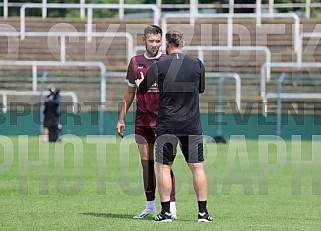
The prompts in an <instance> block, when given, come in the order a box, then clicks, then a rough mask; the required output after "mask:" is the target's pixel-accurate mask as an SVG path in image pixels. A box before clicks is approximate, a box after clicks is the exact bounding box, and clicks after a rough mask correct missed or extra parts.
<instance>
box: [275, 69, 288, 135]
mask: <svg viewBox="0 0 321 231" xmlns="http://www.w3.org/2000/svg"><path fill="white" fill-rule="evenodd" d="M285 77H286V74H285V73H282V74H281V75H280V77H279V79H278V98H277V112H276V113H277V114H276V116H277V117H276V135H277V136H280V135H281V119H282V118H281V115H282V99H281V96H282V82H283V80H284V78H285Z"/></svg>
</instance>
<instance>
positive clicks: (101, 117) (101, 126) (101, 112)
mask: <svg viewBox="0 0 321 231" xmlns="http://www.w3.org/2000/svg"><path fill="white" fill-rule="evenodd" d="M105 96H106V72H102V73H101V77H100V105H99V128H98V133H99V135H103V134H104V113H105V102H106V100H105V98H104V97H105Z"/></svg>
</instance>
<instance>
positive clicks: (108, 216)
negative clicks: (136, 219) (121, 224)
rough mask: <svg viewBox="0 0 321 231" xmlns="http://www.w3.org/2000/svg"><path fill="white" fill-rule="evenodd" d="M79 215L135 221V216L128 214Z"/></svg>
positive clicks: (91, 213) (90, 213)
mask: <svg viewBox="0 0 321 231" xmlns="http://www.w3.org/2000/svg"><path fill="white" fill-rule="evenodd" d="M79 214H81V215H85V216H93V217H102V218H119V219H133V216H134V215H128V214H115V213H94V212H88V213H79Z"/></svg>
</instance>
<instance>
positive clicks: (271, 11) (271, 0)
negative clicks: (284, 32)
mask: <svg viewBox="0 0 321 231" xmlns="http://www.w3.org/2000/svg"><path fill="white" fill-rule="evenodd" d="M269 13H270V14H273V13H274V0H269Z"/></svg>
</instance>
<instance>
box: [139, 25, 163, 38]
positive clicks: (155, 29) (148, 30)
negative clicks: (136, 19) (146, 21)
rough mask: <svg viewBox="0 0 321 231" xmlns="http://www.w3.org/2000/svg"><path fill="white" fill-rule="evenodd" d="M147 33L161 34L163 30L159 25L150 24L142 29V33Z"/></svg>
mask: <svg viewBox="0 0 321 231" xmlns="http://www.w3.org/2000/svg"><path fill="white" fill-rule="evenodd" d="M147 34H153V35H157V34H160V35H161V36H163V31H162V29H161V28H160V27H159V26H156V25H150V26H148V27H146V28H145V30H144V35H145V36H146V35H147Z"/></svg>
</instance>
